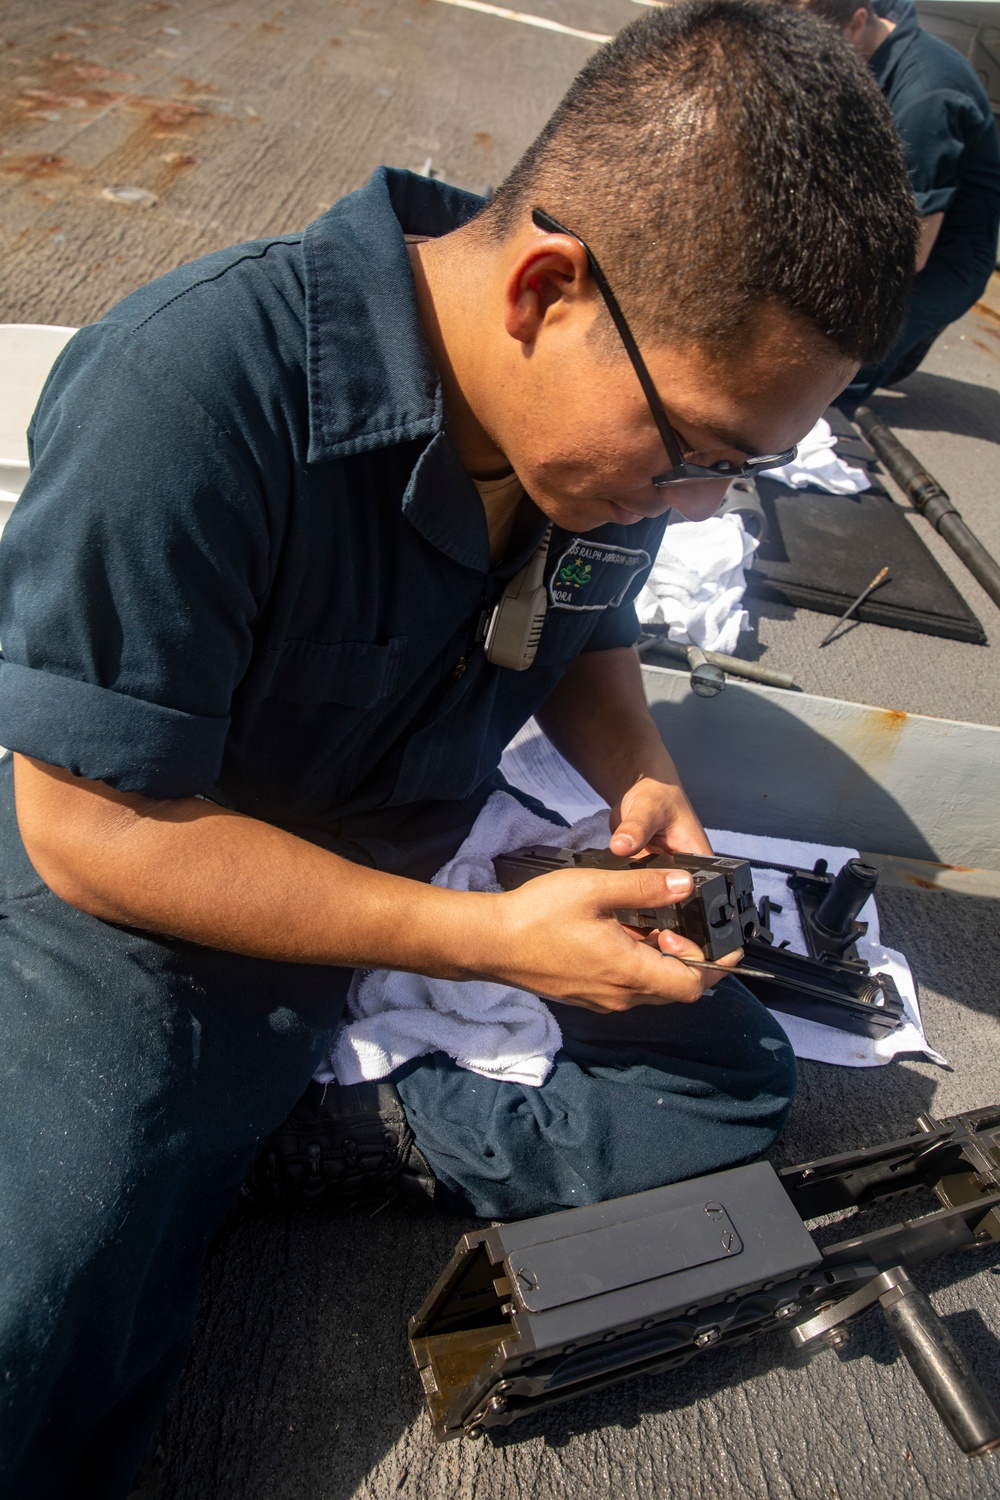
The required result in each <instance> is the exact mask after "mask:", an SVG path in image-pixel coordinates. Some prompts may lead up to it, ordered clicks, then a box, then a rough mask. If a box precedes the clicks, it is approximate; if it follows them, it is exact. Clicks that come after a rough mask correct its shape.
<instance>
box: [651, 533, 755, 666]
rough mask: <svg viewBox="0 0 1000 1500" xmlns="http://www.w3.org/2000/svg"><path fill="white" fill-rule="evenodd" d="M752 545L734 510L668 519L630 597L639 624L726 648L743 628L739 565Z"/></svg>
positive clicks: (678, 638) (674, 638)
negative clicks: (636, 591)
mask: <svg viewBox="0 0 1000 1500" xmlns="http://www.w3.org/2000/svg"><path fill="white" fill-rule="evenodd" d="M756 548H757V541H756V538H754V537H752V536H750V534H749V532H748V531H747V530H746V529H745V527H744V525H743V522H742V520H741V519H740V517H739V516H738V515H737V514H735V513H734V512H729V513H728V514H727V515H724V516H712V517H710V518H709V520H707V521H671V523H670V525H669V526H668V527H667V529H666V531H665V532H664V533H663V541H662V542H661V544H660V550H659V552H658V553H657V554H656V561H655V562H654V563H653V567H652V569H651V571H650V574H649V577H648V579H647V580H646V583H645V585H644V587H643V589H642V591H641V593H640V594H639V596H638V598H637V599H636V601H635V607H636V613H637V614H638V616H639V620H640V621H641V623H642V624H644V625H669V626H670V632H669V635H670V639H671V640H672V641H680V642H681V643H682V644H683V645H686V646H700V647H701V648H702V650H703V651H722V652H724V653H726V654H732V652H733V651H734V650H735V649H736V641H737V637H738V636H739V634H740V631H741V630H746V629H748V628H749V622H748V619H747V613H746V610H745V609H742V608H741V607H740V606H741V604H742V602H743V595H744V593H745V591H746V577H745V574H744V568H746V567H748V566H749V564H750V562H751V561H752V559H753V554H754V552H755V551H756Z"/></svg>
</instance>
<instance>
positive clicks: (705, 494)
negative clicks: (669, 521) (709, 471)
mask: <svg viewBox="0 0 1000 1500" xmlns="http://www.w3.org/2000/svg"><path fill="white" fill-rule="evenodd" d="M728 488H729V480H728V479H691V480H688V481H687V482H685V483H684V484H672V485H671V486H670V488H669V489H665V490H661V491H660V493H661V495H663V496H664V498H666V499H668V500H669V503H670V507H671V509H672V510H676V511H678V512H679V513H680V514H681V515H682V516H686V517H687V519H688V520H689V521H707V520H708V518H709V516H714V515H715V512H716V511H717V510H718V508H719V506H720V505H721V504H722V502H723V500H724V499H725V496H726V491H727V490H728Z"/></svg>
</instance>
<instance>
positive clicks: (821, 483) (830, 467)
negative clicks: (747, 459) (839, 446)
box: [766, 417, 871, 495]
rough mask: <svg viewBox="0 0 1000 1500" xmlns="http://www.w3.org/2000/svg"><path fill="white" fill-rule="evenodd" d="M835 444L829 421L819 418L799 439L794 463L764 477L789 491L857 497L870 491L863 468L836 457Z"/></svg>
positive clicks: (869, 482) (773, 470) (769, 470)
mask: <svg viewBox="0 0 1000 1500" xmlns="http://www.w3.org/2000/svg"><path fill="white" fill-rule="evenodd" d="M836 441H837V439H836V438H835V437H834V435H833V433H832V431H831V430H830V424H829V422H827V421H826V420H825V419H824V418H823V417H820V419H819V421H818V422H817V423H816V426H815V427H814V428H813V429H812V431H811V432H807V433H806V435H805V437H804V438H803V439H802V441H801V443H800V444H799V451H798V453H797V454H796V455H795V458H794V460H793V461H792V462H791V463H790V464H784V465H782V467H781V468H780V469H768V470H767V476H766V477H767V478H768V479H778V480H780V481H781V483H782V484H787V485H788V487H789V489H793V490H804V489H811V490H814V489H818V490H828V491H829V493H830V494H831V495H857V494H860V492H861V491H862V490H869V489H871V480H870V479H869V478H868V475H867V474H866V473H865V471H864V469H856V468H855V467H854V465H853V464H848V463H845V462H844V460H843V459H842V458H838V457H837V455H836V453H835V452H834V444H835V443H836Z"/></svg>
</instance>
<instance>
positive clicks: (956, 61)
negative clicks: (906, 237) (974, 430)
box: [837, 0, 1000, 413]
mask: <svg viewBox="0 0 1000 1500" xmlns="http://www.w3.org/2000/svg"><path fill="white" fill-rule="evenodd" d="M875 9H876V11H877V12H878V13H879V14H880V15H882V16H884V17H885V18H886V19H887V20H890V21H894V22H895V23H896V24H895V29H894V30H893V31H892V32H891V33H890V34H889V36H887V37H886V39H885V41H884V42H883V43H882V45H881V46H880V47H878V48H877V49H876V51H875V52H874V53H873V54H872V57H871V59H870V61H869V67H870V68H871V70H872V72H873V73H874V75H875V79H876V81H877V83H878V86H879V88H880V89H881V90H882V92H883V94H884V95H885V97H886V102H887V103H888V105H889V108H890V110H891V111H892V118H893V120H894V122H895V125H896V129H897V131H898V132H899V137H900V140H901V141H902V144H903V157H904V160H905V162H906V167H907V171H908V172H909V174H910V185H911V187H912V188H913V196H914V199H915V201H916V205H917V212H918V214H919V215H920V217H921V218H927V217H928V216H929V215H931V214H937V213H943V214H944V220H943V222H942V224H941V228H940V230H939V231H938V236H937V239H936V240H935V242H934V245H933V248H932V249H931V253H930V256H929V257H928V260H927V264H926V265H925V266H924V268H923V270H922V271H920V272H918V274H917V276H916V278H915V280H914V283H913V290H912V292H911V294H910V306H909V310H908V312H907V317H906V322H905V323H904V325H903V329H902V332H901V333H900V335H899V338H898V339H897V340H896V343H895V345H894V347H893V348H892V349H891V351H890V352H889V354H888V355H887V356H886V358H885V360H884V361H883V362H882V363H881V364H877V365H874V364H873V365H865V366H864V367H863V368H862V369H861V370H859V371H858V374H857V376H856V377H855V379H854V380H853V381H852V383H851V384H850V385H849V386H848V387H847V389H846V390H845V391H844V392H843V394H842V396H841V397H840V398H839V400H838V402H837V404H838V406H841V407H842V408H844V410H846V411H847V412H848V413H850V412H852V411H853V410H854V407H855V406H858V405H860V404H861V403H862V402H863V401H866V400H867V399H868V397H869V396H870V395H871V394H872V392H873V391H874V390H876V389H877V388H878V387H879V386H880V385H882V384H885V383H892V384H895V382H896V381H897V380H902V379H904V378H905V377H906V376H907V375H910V374H912V373H913V371H914V370H915V369H916V368H917V366H918V365H919V363H920V361H921V360H922V359H923V357H924V355H925V354H926V353H927V350H928V349H929V348H930V345H931V343H932V342H933V340H934V339H935V338H936V337H937V335H938V334H939V333H941V332H942V331H943V330H944V329H945V328H947V326H948V324H949V323H954V322H955V321H956V319H958V318H960V317H961V316H962V315H963V313H967V312H968V310H969V308H970V307H971V306H972V305H973V303H974V302H976V301H977V299H978V298H979V297H981V296H982V294H983V291H984V289H985V287H986V283H987V282H988V281H989V279H990V275H991V274H992V271H993V268H994V266H995V264H996V258H997V230H998V228H1000V144H998V141H997V126H996V122H995V120H994V118H993V112H992V110H991V109H990V102H989V100H988V98H987V97H986V92H985V90H984V88H983V86H982V84H981V83H980V81H979V79H978V77H977V76H976V74H975V73H974V72H973V70H972V68H971V67H970V66H969V64H968V63H967V62H966V60H965V58H964V57H963V56H962V55H961V53H960V52H956V50H955V48H954V47H950V46H949V45H948V43H947V42H943V41H941V40H940V38H939V37H936V36H928V34H927V32H926V31H922V30H921V29H920V25H919V22H918V21H917V12H916V8H915V6H914V5H913V3H912V0H884V3H879V4H876V6H875Z"/></svg>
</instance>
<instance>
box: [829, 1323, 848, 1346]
mask: <svg viewBox="0 0 1000 1500" xmlns="http://www.w3.org/2000/svg"><path fill="white" fill-rule="evenodd" d="M822 1337H823V1342H824V1344H829V1345H830V1348H831V1349H843V1347H844V1345H845V1344H849V1343H850V1342H851V1330H850V1329H849V1328H847V1327H846V1326H845V1325H844V1324H843V1323H841V1324H840V1326H839V1327H838V1328H831V1329H829V1330H828V1332H826V1333H824V1334H823V1336H822Z"/></svg>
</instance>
